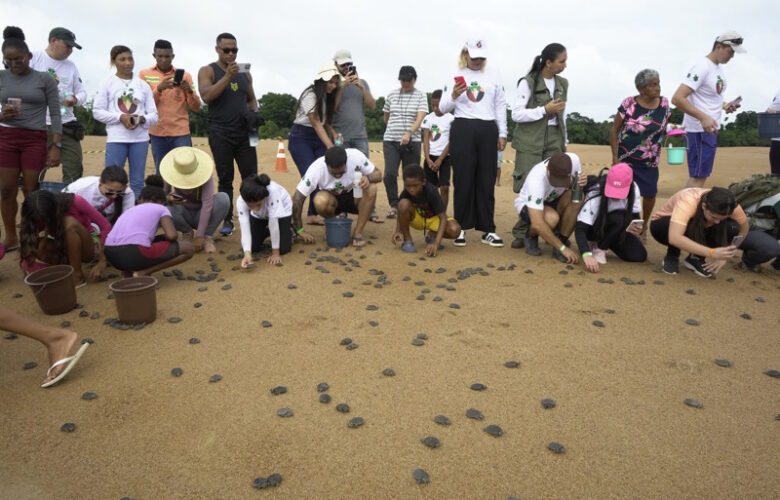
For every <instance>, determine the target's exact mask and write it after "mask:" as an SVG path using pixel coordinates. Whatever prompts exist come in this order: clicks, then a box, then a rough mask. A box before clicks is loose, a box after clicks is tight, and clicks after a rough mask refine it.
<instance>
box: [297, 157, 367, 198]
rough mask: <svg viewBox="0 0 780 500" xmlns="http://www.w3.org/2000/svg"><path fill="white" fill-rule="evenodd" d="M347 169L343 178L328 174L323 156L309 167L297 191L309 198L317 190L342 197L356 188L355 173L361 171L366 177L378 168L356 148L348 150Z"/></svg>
mask: <svg viewBox="0 0 780 500" xmlns="http://www.w3.org/2000/svg"><path fill="white" fill-rule="evenodd" d="M346 151H347V169H346V170H345V171H344V174H343V175H342V176H341V177H334V176H333V175H331V173H330V172H328V166H327V165H326V164H325V157H324V156H321V157H319V158H317V159H316V160H314V162H313V163H312V164H311V165H309V169H308V170H307V171H306V173H305V174H304V175H303V177H302V178H301V182H299V183H298V186H297V187H296V189H297V190H298V192H299V193H301V194H302V195H304V196H309V195H310V194H312V193H313V192H314V190H315V189H321V190H324V191H330V192H332V193H334V194H335V195H337V196H338V195H340V194H343V193H346V192H348V191H352V188H353V187H354V185H353V184H354V180H355V172H358V171H360V172H361V173H362V174H363V175H364V176H367V175H370V174H371V173H372V172H373V171H374V170H376V167H375V166H374V164H373V163H371V160H369V159H368V158H366V155H364V154H363V153H361V152H360V150H358V149H355V148H347V149H346Z"/></svg>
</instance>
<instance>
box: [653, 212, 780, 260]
mask: <svg viewBox="0 0 780 500" xmlns="http://www.w3.org/2000/svg"><path fill="white" fill-rule="evenodd" d="M670 222H671V217H661V218H660V219H656V220H654V221H652V222H651V223H650V233H651V234H652V235H653V238H655V240H656V241H657V242H658V243H660V244H662V245H664V246H667V247H668V248H667V250H666V255H667V256H669V257H672V258H674V257H679V256H680V249H679V248H677V247H673V246H672V245H669V224H670ZM727 224H728V226H727V231H726V234H727V236H726V239H727V241H731V240H732V239H733V238H734V236H736V235H738V234H739V224H737V221H735V220H734V219H728V222H727ZM714 227H715V226H712V227H709V228H707V229H705V230H704V236H705V242H704V243H703V244H704V245H707V246H710V247H713V248H715V247H719V246H723V245H721V244H719V243H718V242H717V241H715V231H713V229H714ZM739 249H740V250H742V262H744V263H745V264H746V265H747V266H750V267H754V266H757V265H759V264H763V263H764V262H768V261H770V260H772V259H774V258H776V257H777V256H778V255H780V245H778V243H777V240H775V239H774V238H773V237H772V235H770V234H768V233H765V232H764V231H759V230H756V229H753V230H750V231H748V234H747V236H746V237H745V240H744V241H743V242H742V244H741V245H740V246H739Z"/></svg>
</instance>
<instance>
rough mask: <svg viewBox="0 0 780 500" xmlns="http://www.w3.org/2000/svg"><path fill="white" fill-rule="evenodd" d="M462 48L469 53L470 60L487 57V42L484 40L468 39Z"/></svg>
mask: <svg viewBox="0 0 780 500" xmlns="http://www.w3.org/2000/svg"><path fill="white" fill-rule="evenodd" d="M463 48H464V49H466V50H468V51H469V57H471V58H472V59H475V58H477V57H487V41H486V40H485V39H484V38H469V39H468V40H466V44H465V45H464V46H463Z"/></svg>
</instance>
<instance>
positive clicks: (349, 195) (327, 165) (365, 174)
mask: <svg viewBox="0 0 780 500" xmlns="http://www.w3.org/2000/svg"><path fill="white" fill-rule="evenodd" d="M358 173H359V174H360V180H359V181H357V182H356V180H357V177H358V176H357V175H356V174H358ZM381 181H382V172H381V171H380V170H379V169H378V168H376V167H375V166H374V164H373V163H371V161H370V160H369V159H368V158H366V155H364V154H363V153H361V152H360V150H358V149H353V148H347V149H344V148H343V147H341V146H333V147H332V148H330V149H328V150H327V151H326V152H325V156H322V157H320V158H317V159H316V160H314V163H312V164H311V165H310V166H309V169H308V170H307V171H306V173H305V174H304V175H303V178H302V179H301V182H299V183H298V187H297V188H296V190H295V194H294V196H293V215H292V218H293V227H294V228H295V229H296V233H297V234H298V235H299V236H300V237H301V238H303V241H304V242H306V243H314V236H312V235H311V234H309V233H308V232H306V231H304V230H303V224H301V210H302V208H303V202H304V201H306V197H307V196H309V195H310V194H311V193H313V192H314V191H315V190H317V189H319V190H320V191H319V192H318V193H317V194H316V195H315V196H314V199H313V201H314V208H315V209H316V210H317V213H318V214H319V215H321V216H322V217H325V218H326V219H327V218H329V217H334V216H335V215H336V214H340V213H343V212H349V213H351V214H358V219H357V223H356V224H355V230H354V232H353V234H352V246H354V247H362V246H364V245H365V244H366V242H365V241H363V228H364V227H365V226H366V222H368V217H369V216H370V215H371V209H372V208H373V206H374V201H375V200H376V184H377V183H378V182H381ZM355 188H359V189H360V190H361V191H362V196H360V197H355V195H354V189H355Z"/></svg>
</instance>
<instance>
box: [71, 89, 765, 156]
mask: <svg viewBox="0 0 780 500" xmlns="http://www.w3.org/2000/svg"><path fill="white" fill-rule="evenodd" d="M430 98H431V95H430V94H428V103H429V105H430ZM257 102H258V113H259V114H260V116H262V117H263V118H264V119H265V124H264V125H263V126H261V127H260V128H259V129H258V135H259V136H260V139H275V138H277V137H283V138H285V139H286V138H287V136H288V135H289V133H290V128H291V127H292V125H293V121H294V120H295V108H296V104H297V102H298V99H297V98H296V97H294V96H292V95H290V94H277V93H274V92H269V93H267V94H264V95H263V96H262V97H260V99H258V100H257ZM384 105H385V98H384V97H378V98H377V99H376V108H375V109H374V111H370V110H368V109H367V110H366V131H367V133H368V138H369V140H372V141H381V140H382V136H383V135H384V133H385V122H384V113H383V112H382V108H383V107H384ZM74 113H75V115H76V118H77V119H78V120H79V122H81V124H82V125H84V127H85V128H86V133H87V135H106V126H105V125H104V124H102V123H100V122H98V121H97V120H95V119H94V118H93V117H92V103H91V102H89V103H87V105H86V106H77V107H76V108H75V109H74ZM189 115H190V132H191V133H192V135H193V136H195V137H205V136H206V135H207V129H206V128H207V116H208V105H207V104H204V105H203V106H202V107H201V109H200V111H198V112H197V113H193V112H192V111H190V113H189ZM682 119H683V113H682V111H680V110H679V109H677V108H674V109H672V116H671V122H672V123H677V124H680V123H682ZM514 125H515V124H514V122H513V121H512V118H511V113H510V111H509V110H507V128H508V131H509V140H510V141H511V139H512V132H513V131H514ZM566 127H567V130H568V133H569V142H571V143H573V144H596V145H608V144H609V132H610V129H611V128H612V120H605V121H602V122H597V121H596V120H594V119H592V118H589V117H587V116H584V115H581V114H580V113H577V112H572V113H568V114H567V116H566ZM769 145H770V139H768V138H764V137H759V136H758V114H757V113H756V112H755V111H743V112H741V113H738V114H737V115H736V116H734V115H726V116H725V117H724V120H723V123H722V124H721V127H720V131H719V132H718V146H721V147H728V146H766V147H768V146H769Z"/></svg>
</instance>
